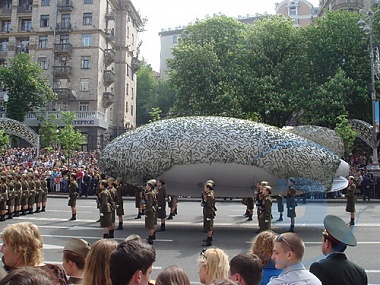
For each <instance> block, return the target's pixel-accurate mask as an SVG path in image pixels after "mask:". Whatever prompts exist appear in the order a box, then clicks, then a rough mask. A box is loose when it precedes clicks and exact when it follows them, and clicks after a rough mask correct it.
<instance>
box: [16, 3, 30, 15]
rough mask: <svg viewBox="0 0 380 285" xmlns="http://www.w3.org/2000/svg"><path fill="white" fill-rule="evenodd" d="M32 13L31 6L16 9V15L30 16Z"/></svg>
mask: <svg viewBox="0 0 380 285" xmlns="http://www.w3.org/2000/svg"><path fill="white" fill-rule="evenodd" d="M31 13H32V6H31V5H30V6H29V5H28V6H25V7H17V14H31Z"/></svg>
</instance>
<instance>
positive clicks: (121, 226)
mask: <svg viewBox="0 0 380 285" xmlns="http://www.w3.org/2000/svg"><path fill="white" fill-rule="evenodd" d="M122 229H123V222H119V226H118V227H117V229H116V230H118V231H120V230H122Z"/></svg>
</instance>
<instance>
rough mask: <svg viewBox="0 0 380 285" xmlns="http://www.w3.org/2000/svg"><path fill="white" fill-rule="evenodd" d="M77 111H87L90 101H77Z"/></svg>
mask: <svg viewBox="0 0 380 285" xmlns="http://www.w3.org/2000/svg"><path fill="white" fill-rule="evenodd" d="M79 111H80V112H88V111H90V102H88V101H81V102H79Z"/></svg>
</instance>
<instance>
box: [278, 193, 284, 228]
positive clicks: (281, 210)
mask: <svg viewBox="0 0 380 285" xmlns="http://www.w3.org/2000/svg"><path fill="white" fill-rule="evenodd" d="M276 198H277V211H278V212H279V213H280V217H279V218H278V219H277V220H276V221H277V222H282V221H283V220H284V219H283V218H282V215H283V213H284V196H282V195H277V196H276Z"/></svg>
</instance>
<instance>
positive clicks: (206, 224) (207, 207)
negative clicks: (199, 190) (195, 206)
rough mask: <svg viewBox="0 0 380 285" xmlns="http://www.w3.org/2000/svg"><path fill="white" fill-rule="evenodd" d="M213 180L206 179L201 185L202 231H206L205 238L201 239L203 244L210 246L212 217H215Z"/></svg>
mask: <svg viewBox="0 0 380 285" xmlns="http://www.w3.org/2000/svg"><path fill="white" fill-rule="evenodd" d="M214 185H215V183H214V181H210V180H209V181H207V182H206V183H205V186H204V187H203V197H202V205H203V232H205V233H207V237H206V239H204V240H203V244H202V245H203V246H211V245H212V241H213V237H212V234H213V232H214V218H215V215H216V214H215V211H216V208H215V195H214Z"/></svg>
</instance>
